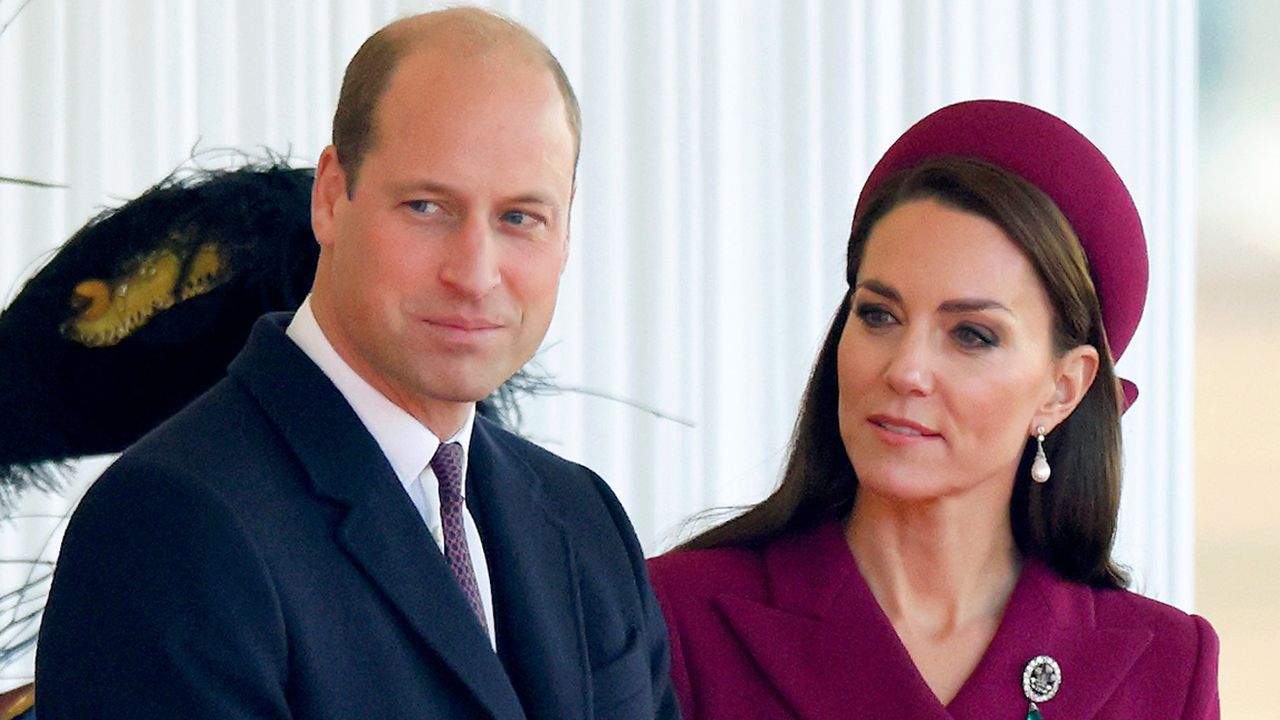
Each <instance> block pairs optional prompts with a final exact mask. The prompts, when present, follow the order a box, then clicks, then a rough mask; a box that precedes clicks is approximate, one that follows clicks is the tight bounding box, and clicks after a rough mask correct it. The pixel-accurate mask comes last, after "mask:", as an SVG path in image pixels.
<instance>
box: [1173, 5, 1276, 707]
mask: <svg viewBox="0 0 1280 720" xmlns="http://www.w3.org/2000/svg"><path fill="white" fill-rule="evenodd" d="M1277 28H1280V3H1275V2H1270V1H1269V0H1202V2H1201V5H1200V38H1201V46H1200V73H1199V74H1200V112H1199V117H1200V128H1199V132H1198V133H1197V135H1198V138H1199V152H1200V170H1199V193H1198V194H1199V198H1198V200H1197V207H1198V208H1199V210H1198V215H1199V217H1198V219H1197V222H1196V236H1197V241H1196V255H1197V263H1196V271H1197V276H1196V288H1195V292H1196V345H1195V351H1196V375H1195V384H1196V394H1195V398H1196V402H1195V405H1196V411H1195V433H1194V438H1195V443H1196V451H1195V458H1196V459H1195V469H1196V473H1195V474H1196V525H1195V527H1196V554H1195V557H1196V611H1197V612H1199V613H1201V614H1203V615H1204V616H1205V617H1207V618H1209V619H1210V620H1211V621H1212V622H1213V624H1214V627H1215V628H1216V629H1217V630H1218V634H1219V635H1220V636H1221V638H1222V674H1221V689H1222V716H1223V717H1224V718H1241V719H1242V720H1244V719H1247V720H1262V719H1263V718H1275V717H1277V714H1278V711H1277V709H1276V701H1275V690H1274V688H1275V686H1274V680H1273V678H1274V677H1275V676H1276V673H1277V671H1280V660H1278V659H1277V655H1276V649H1275V648H1273V647H1272V644H1273V643H1275V642H1277V639H1280V511H1278V510H1277V508H1280V483H1277V482H1276V481H1275V478H1276V472H1275V458H1276V457H1277V453H1280V441H1278V440H1277V438H1280V374H1278V373H1280V173H1278V172H1277V169H1278V168H1280V45H1277V43H1276V30H1277Z"/></svg>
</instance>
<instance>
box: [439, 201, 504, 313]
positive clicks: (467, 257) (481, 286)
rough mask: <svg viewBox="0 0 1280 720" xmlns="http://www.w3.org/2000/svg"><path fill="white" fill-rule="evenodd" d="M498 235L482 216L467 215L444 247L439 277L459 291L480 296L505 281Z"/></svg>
mask: <svg viewBox="0 0 1280 720" xmlns="http://www.w3.org/2000/svg"><path fill="white" fill-rule="evenodd" d="M498 242H499V238H497V237H496V236H495V232H494V229H493V227H492V226H491V225H490V224H489V222H488V221H487V220H485V219H484V218H483V217H476V216H468V217H467V218H466V219H465V220H464V221H463V222H462V223H460V224H459V225H458V226H457V229H456V230H455V232H454V233H453V235H452V236H451V238H450V241H449V243H448V246H447V247H446V248H445V258H444V261H443V262H442V263H441V266H440V279H441V281H442V282H444V283H445V284H446V285H448V286H450V287H452V288H454V289H455V290H457V291H458V292H460V293H462V294H464V295H468V296H472V297H480V296H482V295H484V294H485V293H487V292H489V291H490V290H493V289H494V288H495V287H497V286H498V285H499V284H500V283H501V282H502V272H501V268H500V267H499V265H500V262H499V261H500V258H499V250H500V249H499V247H498Z"/></svg>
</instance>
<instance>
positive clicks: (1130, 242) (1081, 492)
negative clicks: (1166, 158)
mask: <svg viewBox="0 0 1280 720" xmlns="http://www.w3.org/2000/svg"><path fill="white" fill-rule="evenodd" d="M847 278H848V282H849V291H848V292H847V293H846V295H845V297H844V300H843V301H842V302H841V304H840V307H839V309H838V311H837V312H836V316H835V320H834V322H833V323H832V326H831V330H830V332H829V333H828V335H827V339H826V341H825V343H824V344H823V347H822V350H821V353H820V354H819V356H818V360H817V363H816V365H815V367H814V370H813V374H812V377H811V378H810V381H809V385H808V388H807V390H806V392H805V396H804V399H803V402H802V408H801V413H800V418H799V420H798V422H797V424H796V431H795V437H794V438H793V442H792V450H791V455H790V459H789V461H788V463H787V467H786V470H785V472H784V476H783V481H782V483H781V484H780V486H779V488H778V489H777V490H776V491H775V492H774V493H773V494H772V495H771V496H770V497H769V498H767V499H766V500H764V501H763V502H761V503H760V504H759V505H756V506H754V507H753V508H751V509H750V510H748V511H747V512H746V513H744V514H742V515H741V516H739V517H737V518H735V519H733V520H730V521H729V522H727V523H725V524H723V525H720V526H719V527H716V528H713V529H711V530H709V531H707V532H705V533H703V534H702V535H700V536H698V537H696V538H694V539H693V540H691V541H690V542H688V543H686V544H685V545H684V546H682V547H681V548H679V549H678V550H677V551H676V552H673V553H670V554H668V555H665V556H662V557H659V558H656V559H654V560H652V561H651V573H652V578H653V582H654V586H655V588H656V589H657V592H658V597H659V599H660V601H661V603H662V606H663V609H664V611H665V613H666V616H667V623H668V627H669V632H670V637H671V643H672V666H673V667H672V674H673V677H674V680H675V684H676V687H677V691H678V693H679V694H680V699H681V703H682V706H683V709H684V713H685V717H686V718H690V719H691V720H697V719H700V718H782V717H798V718H855V717H866V718H912V719H914V718H938V719H939V720H941V719H943V718H974V719H975V720H976V719H977V718H984V719H987V718H1022V717H1027V718H1039V717H1043V718H1049V719H1053V718H1063V719H1065V718H1071V719H1073V720H1082V719H1084V718H1135V717H1138V718H1210V717H1217V716H1218V697H1217V677H1216V675H1217V652H1218V644H1217V637H1216V636H1215V635H1214V633H1213V630H1212V629H1211V628H1210V627H1209V625H1208V623H1207V622H1205V621H1204V620H1202V619H1200V618H1197V617H1192V616H1188V615H1186V614H1184V613H1182V612H1181V611H1178V610H1176V609H1174V608H1171V607H1168V606H1165V605H1161V604H1159V603H1157V602H1155V601H1152V600H1148V599H1146V598H1143V597H1140V596H1138V595H1135V594H1132V593H1130V592H1128V591H1126V590H1124V589H1123V588H1124V585H1125V583H1126V577H1125V575H1124V573H1123V572H1122V571H1121V570H1120V569H1119V568H1118V567H1117V566H1116V564H1115V563H1114V562H1113V560H1112V558H1111V546H1112V542H1113V538H1114V535H1115V524H1116V514H1117V510H1118V507H1119V485H1120V426H1119V420H1120V413H1121V412H1122V411H1123V408H1124V407H1126V406H1127V404H1128V403H1131V402H1132V401H1133V400H1134V399H1135V398H1136V396H1137V393H1136V389H1135V388H1133V387H1132V385H1131V384H1127V383H1125V384H1123V385H1122V382H1121V381H1120V380H1118V379H1117V377H1116V375H1115V373H1114V370H1113V366H1112V362H1113V358H1114V357H1118V356H1119V355H1120V353H1121V352H1122V351H1123V350H1124V348H1125V346H1126V345H1127V344H1128V342H1129V339H1130V338H1131V337H1132V335H1133V332H1134V329H1135V328H1136V326H1137V322H1138V318H1139V317H1140V315H1141V312H1142V305H1143V302H1144V299H1145V295H1146V284H1147V266H1146V248H1145V241H1144V239H1143V235H1142V228H1141V224H1140V221H1139V219H1138V215H1137V211H1136V209H1135V208H1134V205H1133V201H1132V199H1131V198H1130V197H1129V194H1128V191H1127V190H1126V189H1125V187H1124V185H1123V183H1122V182H1121V181H1120V179H1119V177H1118V176H1117V175H1116V173H1115V171H1114V169H1112V167H1111V165H1110V164H1109V163H1108V162H1107V160H1106V159H1105V158H1104V157H1103V156H1102V154H1101V153H1100V152H1099V151H1098V149H1097V148H1096V147H1094V146H1093V145H1092V144H1091V143H1090V142H1089V141H1088V140H1087V139H1085V138H1084V137H1083V136H1082V135H1080V134H1079V133H1078V132H1076V131H1075V130H1074V129H1072V128H1071V127H1070V126H1068V125H1067V124H1066V123H1063V122H1062V121H1061V120H1059V119H1057V118H1055V117H1053V116H1051V115H1048V114H1047V113H1044V112H1041V111H1039V110H1036V109H1034V108H1031V107H1028V106H1025V105H1020V104H1017V103H1008V102H997V101H976V102H966V103H960V104H958V105H953V106H950V107H947V108H944V109H942V110H939V111H938V112H936V113H934V114H933V115H931V116H929V117H927V118H925V119H924V120H922V121H921V122H920V123H918V124H917V125H915V126H914V127H912V128H911V129H910V130H908V131H907V132H906V134H904V135H903V136H902V137H901V138H900V139H899V140H898V141H897V143H895V144H894V145H893V147H891V148H890V149H889V151H888V153H887V154H886V155H885V157H884V158H882V159H881V161H880V162H879V164H878V165H877V166H876V168H875V169H874V170H873V171H872V173H871V177H870V179H868V181H867V184H866V186H865V187H864V188H863V191H862V194H861V196H860V198H859V201H858V206H857V209H856V210H855V213H854V222H853V231H852V234H851V236H850V239H849V248H848V267H847Z"/></svg>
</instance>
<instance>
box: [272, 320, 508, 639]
mask: <svg viewBox="0 0 1280 720" xmlns="http://www.w3.org/2000/svg"><path fill="white" fill-rule="evenodd" d="M285 333H286V334H287V335H288V336H289V338H290V339H292V340H293V341H294V342H295V343H297V345H298V347H300V348H302V351H303V352H304V353H306V354H307V357H309V358H311V361H312V362H314V363H315V364H316V366H318V367H319V368H320V371H321V372H323V373H324V374H325V375H326V376H327V377H328V378H329V380H330V381H332V382H333V384H334V386H335V387H337V388H338V392H340V393H342V396H343V397H344V398H346V400H347V402H348V403H349V404H350V405H351V409H353V410H355V412H356V416H358V417H359V418H360V422H362V423H364V426H365V428H367V429H368V430H369V434H370V435H372V436H373V439H374V440H375V441H377V443H378V446H379V447H380V448H382V453H383V454H384V455H386V457H387V462H389V463H390V464H391V469H392V470H394V471H395V474H396V477H397V478H399V480H400V484H401V485H403V486H404V491H405V493H406V494H408V496H409V499H410V500H411V501H412V502H413V505H414V507H416V508H417V509H418V514H419V515H421V516H422V521H423V522H424V523H426V525H427V529H428V530H430V531H431V537H433V538H435V541H436V545H437V546H439V548H440V552H441V553H443V552H444V530H443V528H441V525H440V484H439V482H438V481H437V480H436V474H435V472H433V471H432V470H431V458H432V457H434V456H435V454H436V449H437V448H439V447H440V443H441V440H440V438H437V437H436V436H435V435H433V434H432V432H431V431H430V430H428V429H427V428H426V426H425V425H423V424H422V423H420V422H418V421H417V420H416V419H414V417H413V416H412V415H410V414H409V413H407V412H405V411H404V409H402V408H401V407H400V406H398V405H396V404H395V403H393V402H391V400H389V399H387V396H385V395H383V394H382V393H381V392H378V390H376V389H375V388H374V387H373V386H372V385H370V384H369V383H368V382H366V381H365V379H364V378H362V377H360V376H359V375H358V374H357V373H356V371H355V370H352V369H351V366H350V365H348V364H347V362H346V361H345V360H343V359H342V357H341V356H340V355H338V352H337V351H336V350H334V349H333V345H332V344H330V343H329V339H328V338H327V337H325V335H324V331H322V330H321V329H320V325H319V324H317V323H316V316H315V314H314V313H312V311H311V296H310V295H308V296H307V298H306V299H305V300H303V301H302V306H301V307H299V308H298V311H297V313H295V314H294V316H293V321H292V322H290V323H289V327H288V329H287V330H286V331H285ZM475 418H476V408H475V405H472V406H471V411H470V412H468V413H467V419H466V422H464V423H463V424H462V427H461V428H460V429H459V430H458V432H456V433H454V435H453V437H450V438H447V439H445V440H444V442H456V443H459V444H461V445H462V476H463V478H465V477H466V472H467V465H468V462H469V459H470V455H471V428H472V426H473V425H474V424H475ZM466 493H467V488H466V482H465V480H464V481H463V488H462V494H463V498H464V500H465V498H466ZM462 523H463V527H464V530H465V532H466V535H467V550H468V552H469V553H470V554H471V567H472V568H474V569H475V573H476V585H477V586H478V587H479V589H480V601H481V603H483V604H484V615H485V619H486V620H487V621H488V623H489V644H490V645H493V644H494V636H493V628H494V624H493V588H492V587H491V586H490V583H489V565H488V563H486V562H485V559H484V546H483V545H481V543H480V533H479V532H477V530H476V523H475V520H474V519H473V518H472V517H471V511H470V510H469V509H468V508H467V506H466V503H465V502H464V503H463V505H462Z"/></svg>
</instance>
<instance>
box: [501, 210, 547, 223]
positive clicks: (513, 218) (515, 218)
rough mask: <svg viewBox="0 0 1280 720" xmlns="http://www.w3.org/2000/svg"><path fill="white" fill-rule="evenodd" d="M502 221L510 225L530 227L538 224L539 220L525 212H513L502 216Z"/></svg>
mask: <svg viewBox="0 0 1280 720" xmlns="http://www.w3.org/2000/svg"><path fill="white" fill-rule="evenodd" d="M502 221H503V222H505V223H507V224H508V225H515V226H517V227H529V226H531V225H534V224H535V223H537V222H538V221H539V218H538V217H537V216H536V215H532V214H530V213H527V212H525V211H523V210H511V211H508V212H505V213H503V214H502Z"/></svg>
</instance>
